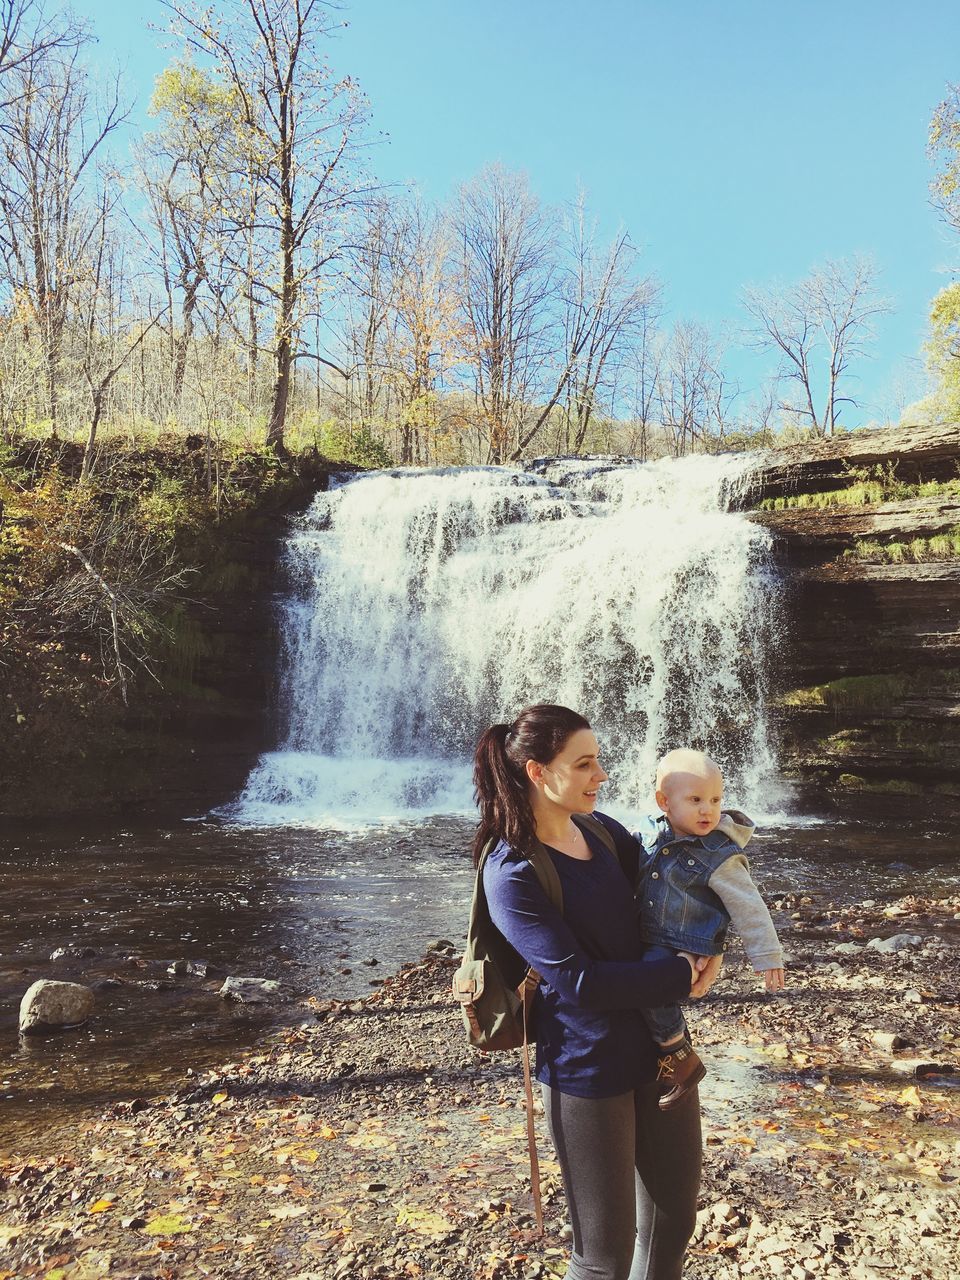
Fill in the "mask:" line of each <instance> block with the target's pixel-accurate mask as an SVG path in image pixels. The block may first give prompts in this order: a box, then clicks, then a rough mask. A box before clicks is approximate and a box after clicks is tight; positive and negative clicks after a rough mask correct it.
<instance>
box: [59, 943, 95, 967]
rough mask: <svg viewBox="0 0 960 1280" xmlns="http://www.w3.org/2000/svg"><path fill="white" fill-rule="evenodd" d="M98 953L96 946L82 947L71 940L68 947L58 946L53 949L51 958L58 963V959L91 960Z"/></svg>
mask: <svg viewBox="0 0 960 1280" xmlns="http://www.w3.org/2000/svg"><path fill="white" fill-rule="evenodd" d="M96 954H97V952H96V950H95V948H94V947H81V946H78V945H77V944H76V943H75V942H71V943H70V944H69V945H68V946H66V947H57V949H56V951H51V952H50V959H51V961H52V962H53V963H54V964H56V963H57V961H58V960H89V959H90V958H91V956H95V955H96Z"/></svg>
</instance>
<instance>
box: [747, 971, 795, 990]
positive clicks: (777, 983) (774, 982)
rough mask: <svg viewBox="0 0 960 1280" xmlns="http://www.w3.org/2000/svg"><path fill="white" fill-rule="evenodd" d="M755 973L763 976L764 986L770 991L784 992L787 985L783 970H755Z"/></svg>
mask: <svg viewBox="0 0 960 1280" xmlns="http://www.w3.org/2000/svg"><path fill="white" fill-rule="evenodd" d="M754 973H762V974H763V985H764V986H765V987H766V989H767V990H768V991H782V990H783V989H784V987H785V986H786V985H787V984H786V983H785V982H784V980H783V970H782V969H754Z"/></svg>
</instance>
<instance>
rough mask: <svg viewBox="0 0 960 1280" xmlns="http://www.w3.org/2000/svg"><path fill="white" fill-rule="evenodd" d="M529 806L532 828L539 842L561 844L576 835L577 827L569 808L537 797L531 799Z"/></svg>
mask: <svg viewBox="0 0 960 1280" xmlns="http://www.w3.org/2000/svg"><path fill="white" fill-rule="evenodd" d="M531 808H532V809H533V825H534V829H535V831H536V833H537V839H538V840H539V841H540V842H541V844H552V845H557V844H560V845H562V844H564V843H565V842H566V841H568V840H570V839H572V838H574V837H575V836H576V835H577V832H578V828H577V827H576V826H575V825H574V822H573V815H572V814H571V813H570V811H569V809H561V808H560V807H559V805H555V804H551V803H550V802H549V801H543V800H541V799H540V798H539V797H536V798H535V799H534V800H533V802H532V804H531Z"/></svg>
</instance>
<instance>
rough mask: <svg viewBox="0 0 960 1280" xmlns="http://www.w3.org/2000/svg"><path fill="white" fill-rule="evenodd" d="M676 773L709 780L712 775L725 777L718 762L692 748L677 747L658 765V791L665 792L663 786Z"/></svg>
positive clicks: (662, 758)
mask: <svg viewBox="0 0 960 1280" xmlns="http://www.w3.org/2000/svg"><path fill="white" fill-rule="evenodd" d="M674 773H692V774H693V775H694V777H697V778H707V777H709V776H710V774H712V773H719V774H720V777H721V778H722V777H723V770H722V769H721V768H720V766H719V765H718V764H717V762H716V760H711V759H710V757H709V756H708V755H707V754H706V752H704V751H694V750H693V749H692V748H691V747H677V748H676V750H675V751H668V752H667V754H666V755H665V756H663V757H661V759H660V761H659V762H658V764H657V790H658V791H662V790H663V784H664V783H665V782H666V780H667V779H668V778H669V777H670V776H671V775H672V774H674Z"/></svg>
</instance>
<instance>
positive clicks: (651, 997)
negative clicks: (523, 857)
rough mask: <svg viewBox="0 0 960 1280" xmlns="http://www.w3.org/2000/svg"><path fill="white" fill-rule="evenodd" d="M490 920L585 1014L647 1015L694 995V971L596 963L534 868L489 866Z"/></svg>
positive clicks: (679, 962) (655, 963)
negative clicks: (627, 1011) (641, 1011)
mask: <svg viewBox="0 0 960 1280" xmlns="http://www.w3.org/2000/svg"><path fill="white" fill-rule="evenodd" d="M483 883H484V890H485V892H486V897H487V904H488V906H489V908H490V916H491V919H492V920H493V923H494V924H495V925H496V926H497V928H498V929H499V930H500V932H501V933H502V934H503V936H504V937H505V938H506V939H507V941H508V942H509V943H510V945H511V946H512V947H513V948H514V949H515V950H516V951H517V952H518V953H519V954H520V955H521V956H522V957H523V959H524V960H525V961H526V962H527V964H529V965H531V966H532V967H533V968H534V969H535V970H536V971H537V973H539V975H540V977H541V978H542V979H543V981H544V982H545V983H546V985H547V986H548V987H550V988H552V989H553V990H554V991H556V992H557V993H558V994H559V995H560V997H561V998H562V999H563V1000H566V1001H568V1002H569V1003H570V1004H575V1005H579V1006H580V1007H581V1008H584V1009H596V1010H609V1009H642V1008H650V1007H653V1006H655V1005H660V1004H670V1003H672V1002H674V1001H676V1000H682V999H684V998H685V997H686V996H688V995H689V994H690V987H691V985H692V974H691V966H690V964H689V962H688V961H687V960H684V959H681V958H680V957H676V956H672V957H670V958H668V959H666V960H650V961H646V960H622V961H621V960H593V959H591V958H590V957H589V956H587V955H586V954H585V953H584V952H583V950H582V949H581V947H580V945H579V943H578V942H577V939H576V937H575V936H574V934H573V933H572V932H571V930H570V927H569V925H568V924H567V923H566V921H565V920H564V919H563V916H562V915H561V914H560V912H559V911H557V909H556V908H555V907H554V906H552V905H551V903H550V902H549V900H548V899H547V896H546V894H545V893H544V892H543V890H542V889H541V888H540V884H539V882H538V881H537V878H536V873H535V872H534V871H533V869H532V868H531V867H530V865H529V863H527V862H522V861H517V862H499V863H498V864H496V865H495V866H491V865H490V864H489V863H488V864H487V867H486V868H485V874H484V881H483Z"/></svg>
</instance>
